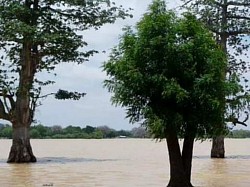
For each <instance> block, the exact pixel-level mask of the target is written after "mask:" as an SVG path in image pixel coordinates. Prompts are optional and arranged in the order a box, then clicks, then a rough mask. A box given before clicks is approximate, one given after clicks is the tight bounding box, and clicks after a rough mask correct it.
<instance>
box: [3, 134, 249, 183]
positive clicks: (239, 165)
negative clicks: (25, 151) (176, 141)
mask: <svg viewBox="0 0 250 187" xmlns="http://www.w3.org/2000/svg"><path fill="white" fill-rule="evenodd" d="M31 143H32V147H33V152H34V154H35V155H36V157H37V159H38V162H37V163H35V164H7V163H6V160H7V157H8V153H9V149H10V146H11V140H0V186H1V187H40V186H53V187H55V186H56V187H164V186H166V184H167V183H168V180H169V163H168V156H167V154H168V152H167V149H166V142H165V141H162V142H158V143H156V142H155V141H154V140H149V139H111V140H32V141H31ZM225 146H226V155H227V158H226V159H210V158H209V154H210V149H211V142H209V141H206V142H203V143H201V142H199V141H198V142H196V143H195V148H194V158H193V169H192V173H193V174H192V183H193V185H195V186H204V187H249V186H250V139H239V140H235V139H226V141H225Z"/></svg>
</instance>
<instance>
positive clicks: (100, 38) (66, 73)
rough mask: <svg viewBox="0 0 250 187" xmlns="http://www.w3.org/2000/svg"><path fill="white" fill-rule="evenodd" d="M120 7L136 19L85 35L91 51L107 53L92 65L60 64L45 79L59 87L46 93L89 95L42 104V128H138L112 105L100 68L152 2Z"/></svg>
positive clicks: (129, 0) (121, 0)
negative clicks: (123, 33)
mask: <svg viewBox="0 0 250 187" xmlns="http://www.w3.org/2000/svg"><path fill="white" fill-rule="evenodd" d="M114 2H115V3H116V4H117V5H123V6H124V7H125V8H128V7H131V8H133V11H131V13H132V14H133V16H134V17H133V18H132V19H131V18H127V19H126V20H118V21H117V22H116V23H114V24H109V25H104V26H103V27H102V28H101V29H100V30H98V31H95V30H89V31H86V32H84V34H83V37H84V40H85V41H87V42H88V44H89V47H90V48H94V49H96V50H100V51H103V50H105V51H107V52H106V53H105V54H103V53H100V54H97V55H95V56H94V57H91V58H90V59H89V62H86V63H84V64H82V65H76V64H70V63H69V64H61V65H59V66H57V68H56V71H55V73H56V74H57V76H56V77H54V76H52V75H48V74H46V75H43V76H46V77H48V78H53V79H54V80H55V81H56V83H55V84H54V85H52V86H50V87H46V88H44V93H47V92H55V91H56V90H57V89H59V88H61V89H67V90H70V91H74V90H77V91H79V92H86V93H87V95H86V96H85V97H84V98H83V99H81V100H79V101H71V100H68V101H61V100H55V99H54V98H53V97H51V98H47V99H46V100H44V101H43V102H42V106H40V107H38V108H37V111H36V116H35V118H36V120H37V121H38V123H41V124H43V125H47V126H52V125H61V126H68V125H74V126H82V127H84V126H86V125H91V126H101V125H108V126H109V127H111V128H114V129H131V128H133V127H134V126H136V125H132V124H129V121H128V119H125V117H126V113H125V109H124V108H120V107H115V106H112V105H111V102H110V97H111V94H110V93H108V91H107V90H106V89H105V88H103V81H104V79H105V78H106V75H105V72H102V69H101V68H100V66H101V65H102V63H103V62H104V61H106V60H107V59H108V55H109V53H110V49H111V48H112V47H114V46H115V45H117V44H118V39H119V36H120V35H121V34H122V28H123V27H124V26H125V25H132V26H134V25H135V23H136V22H138V21H139V19H140V18H141V17H142V14H144V13H145V11H146V10H147V8H148V5H149V4H150V3H151V2H152V0H114ZM178 2H179V1H178V0H177V1H170V0H169V3H168V6H169V8H172V7H177V6H178V5H179V3H178Z"/></svg>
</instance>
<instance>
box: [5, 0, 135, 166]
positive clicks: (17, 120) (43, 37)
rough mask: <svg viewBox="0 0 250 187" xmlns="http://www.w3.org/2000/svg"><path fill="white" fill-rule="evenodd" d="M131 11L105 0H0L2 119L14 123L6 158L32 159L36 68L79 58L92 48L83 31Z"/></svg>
mask: <svg viewBox="0 0 250 187" xmlns="http://www.w3.org/2000/svg"><path fill="white" fill-rule="evenodd" d="M127 16H130V14H128V11H127V10H124V9H123V7H121V6H116V5H115V4H114V3H112V2H111V1H109V0H102V1H99V0H91V1H90V0H18V1H17V0H9V1H4V0H0V51H1V52H2V53H1V55H0V59H1V60H0V67H1V68H0V118H1V119H4V120H7V121H10V122H11V123H12V127H13V136H12V137H13V145H12V148H11V152H10V155H9V159H8V162H35V161H36V158H35V156H34V155H33V153H32V149H31V146H30V141H29V139H30V137H29V128H30V125H31V123H32V121H33V119H34V114H35V109H36V107H37V106H39V104H40V103H39V101H40V99H41V98H44V97H46V96H48V95H50V94H45V95H41V93H42V86H46V85H48V84H52V83H54V81H52V80H40V79H39V78H38V76H37V74H38V73H40V72H46V71H47V72H52V71H53V70H54V69H55V67H56V65H58V64H59V63H67V62H73V63H78V64H80V63H83V62H85V61H87V60H88V58H89V57H90V56H91V55H93V54H94V53H96V52H97V51H96V50H94V49H90V50H89V49H86V48H85V47H86V46H87V43H86V41H85V39H84V36H83V33H82V31H84V30H87V29H90V28H94V29H98V28H100V27H101V26H102V25H103V24H106V23H114V21H115V20H116V19H117V18H123V19H124V18H125V17H127ZM84 95H85V93H77V92H72V91H66V90H62V89H61V90H59V91H58V92H57V94H56V95H55V96H56V98H57V99H75V100H77V99H80V98H81V97H82V96H84Z"/></svg>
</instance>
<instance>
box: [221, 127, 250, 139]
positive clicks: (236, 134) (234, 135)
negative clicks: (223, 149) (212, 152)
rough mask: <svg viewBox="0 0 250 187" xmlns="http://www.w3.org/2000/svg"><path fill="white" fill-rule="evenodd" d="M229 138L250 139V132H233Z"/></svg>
mask: <svg viewBox="0 0 250 187" xmlns="http://www.w3.org/2000/svg"><path fill="white" fill-rule="evenodd" d="M226 137H227V138H250V130H242V129H240V130H233V131H230V132H229V133H228V135H227V136H226Z"/></svg>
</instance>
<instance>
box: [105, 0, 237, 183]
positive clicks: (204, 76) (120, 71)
mask: <svg viewBox="0 0 250 187" xmlns="http://www.w3.org/2000/svg"><path fill="white" fill-rule="evenodd" d="M135 29H136V31H133V29H131V28H126V29H125V33H124V35H123V36H122V37H121V40H120V43H119V45H118V46H117V47H116V48H114V49H113V52H112V53H111V55H110V59H109V61H108V62H106V63H105V64H104V70H105V71H106V72H107V74H108V76H109V79H108V80H106V81H105V83H104V85H105V87H107V88H108V90H109V91H110V92H112V93H113V94H114V95H113V97H112V102H113V104H117V105H121V106H122V107H126V108H127V117H128V118H129V119H130V122H132V123H133V122H139V121H143V123H144V125H145V126H146V127H147V129H148V130H149V132H150V133H151V134H152V135H153V136H154V137H155V138H157V139H163V138H166V141H167V147H168V151H169V161H170V181H169V184H168V186H171V187H173V186H174V187H186V186H192V185H191V165H192V154H193V143H194V139H195V138H207V137H211V136H212V135H214V134H216V133H221V132H223V131H224V130H225V126H221V125H215V124H218V123H219V122H221V121H223V120H224V110H225V104H224V102H225V100H224V95H225V92H227V88H230V85H231V86H233V85H234V84H232V83H231V84H230V85H229V83H226V82H225V79H224V74H223V73H221V70H222V69H225V68H226V60H225V55H224V53H223V51H222V50H220V48H219V46H218V45H217V43H216V41H215V40H213V37H212V34H211V33H210V32H209V31H208V30H207V29H206V28H205V26H204V25H202V24H201V23H200V22H199V21H197V20H196V18H195V17H194V16H192V15H191V14H189V13H185V14H183V18H178V17H176V16H175V14H174V13H173V12H171V11H167V10H166V5H165V2H164V1H162V0H155V1H153V4H152V5H150V7H149V11H148V12H147V13H146V14H144V16H143V18H142V19H141V21H140V22H139V23H138V24H137V26H136V28H135ZM178 136H181V137H183V138H184V143H183V149H182V151H181V149H180V146H179V142H178Z"/></svg>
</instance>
